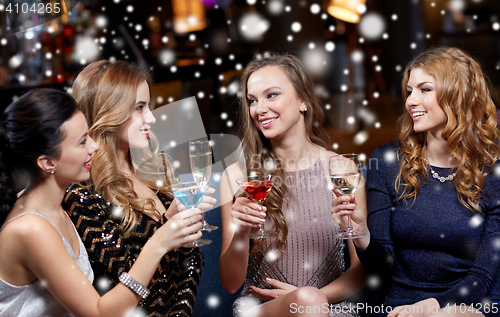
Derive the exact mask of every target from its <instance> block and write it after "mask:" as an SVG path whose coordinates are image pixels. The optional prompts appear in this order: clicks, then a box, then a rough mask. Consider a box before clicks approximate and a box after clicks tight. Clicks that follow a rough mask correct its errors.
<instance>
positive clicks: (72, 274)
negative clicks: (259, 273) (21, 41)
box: [0, 89, 201, 317]
mask: <svg viewBox="0 0 500 317" xmlns="http://www.w3.org/2000/svg"><path fill="white" fill-rule="evenodd" d="M98 149H99V146H98V145H97V144H96V143H95V142H94V141H93V140H92V138H91V137H89V135H88V125H87V121H86V120H85V116H84V115H83V114H82V113H81V112H80V111H79V110H78V107H77V105H76V103H75V101H74V100H73V98H71V96H69V95H68V94H66V93H64V92H62V91H58V90H55V89H35V90H33V91H30V92H29V93H27V94H25V95H23V96H21V97H20V98H18V99H17V100H16V101H15V102H13V103H12V104H11V105H9V106H8V107H7V109H6V110H5V111H4V112H3V114H2V116H1V119H0V223H2V226H1V228H0V316H4V317H18V316H47V317H66V316H85V317H93V316H96V317H97V316H106V317H109V316H120V317H121V316H124V315H125V314H127V313H129V312H130V311H131V310H132V309H134V308H135V307H136V305H137V303H138V302H139V300H140V299H141V298H142V297H147V295H148V291H147V289H146V288H145V287H143V286H142V285H144V284H146V283H147V281H149V280H150V279H151V277H152V276H153V273H154V271H155V269H156V266H157V263H159V262H160V259H161V258H162V257H163V256H164V254H165V253H167V252H168V251H170V250H172V249H174V248H177V247H178V246H180V245H181V244H182V243H185V242H187V241H192V240H194V239H196V237H197V236H198V237H199V236H200V235H201V233H196V232H198V231H199V230H200V228H201V225H199V224H194V225H191V221H189V219H181V214H177V215H176V216H174V217H172V219H171V220H170V221H171V224H172V225H175V226H178V227H184V228H185V231H186V232H184V233H180V232H179V231H178V230H172V229H171V228H169V226H163V227H161V228H159V229H158V230H157V231H156V233H155V234H154V235H153V236H151V239H150V241H149V242H148V243H147V245H145V246H144V248H143V250H142V252H141V254H140V255H139V256H138V257H137V258H136V261H135V262H134V264H133V265H131V266H130V267H127V270H126V271H124V272H123V273H122V275H121V276H120V282H121V283H118V284H117V285H116V286H115V287H114V288H113V289H112V290H110V291H109V292H108V293H106V294H105V295H103V296H102V297H101V296H99V294H98V293H97V292H96V290H95V288H94V287H93V286H92V280H93V278H94V275H93V272H92V268H91V266H90V263H89V258H88V256H87V252H86V250H85V247H84V245H83V243H82V241H81V240H80V238H79V237H78V234H77V233H76V230H75V227H74V225H73V223H71V220H70V219H69V217H68V215H67V214H66V212H65V211H64V210H63V208H62V207H61V201H62V199H63V197H64V195H65V193H66V188H67V186H68V184H69V182H83V181H86V180H88V179H89V177H90V170H91V165H92V161H93V160H92V158H93V156H94V155H95V154H96V151H97V150H98ZM19 172H20V173H23V174H18V173H19ZM21 176H23V177H21ZM26 180H27V181H28V184H27V187H26V189H25V190H23V192H22V193H21V194H18V195H16V190H15V187H16V185H17V186H19V185H20V184H22V183H21V182H26ZM197 214H198V215H197ZM182 215H183V216H184V217H189V216H194V217H195V218H198V219H201V216H200V215H199V210H198V211H196V210H194V209H191V210H187V211H185V212H183V213H182ZM191 234H192V235H191ZM141 284H142V285H141Z"/></svg>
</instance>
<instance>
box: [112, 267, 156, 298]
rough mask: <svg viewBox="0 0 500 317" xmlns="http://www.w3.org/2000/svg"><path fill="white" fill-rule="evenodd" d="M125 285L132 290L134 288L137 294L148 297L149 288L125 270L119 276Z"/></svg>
mask: <svg viewBox="0 0 500 317" xmlns="http://www.w3.org/2000/svg"><path fill="white" fill-rule="evenodd" d="M118 280H119V281H120V282H122V283H123V285H125V286H127V287H128V288H129V289H130V290H132V291H133V292H134V293H136V294H137V295H139V296H141V297H142V298H143V299H145V298H146V297H148V295H149V289H148V288H147V287H144V286H142V285H141V283H139V282H137V281H136V280H135V279H134V278H133V277H132V276H130V275H129V274H128V273H126V272H123V273H122V274H121V275H120V277H119V278H118Z"/></svg>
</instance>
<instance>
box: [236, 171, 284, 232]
mask: <svg viewBox="0 0 500 317" xmlns="http://www.w3.org/2000/svg"><path fill="white" fill-rule="evenodd" d="M236 183H238V185H239V186H240V187H241V189H243V190H244V191H245V192H246V193H247V195H248V196H249V197H250V199H251V200H253V201H254V202H256V203H258V204H259V205H260V206H261V207H262V203H263V202H264V200H265V199H266V197H267V194H268V193H269V192H270V191H271V188H272V187H273V179H272V175H270V174H266V175H262V176H259V175H252V176H248V177H243V178H239V179H237V180H236ZM274 236H276V231H271V230H265V229H264V224H261V225H260V227H259V230H258V231H257V232H254V233H250V239H263V238H270V237H274Z"/></svg>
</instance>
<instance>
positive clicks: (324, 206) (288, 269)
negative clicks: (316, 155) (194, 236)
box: [233, 159, 355, 317]
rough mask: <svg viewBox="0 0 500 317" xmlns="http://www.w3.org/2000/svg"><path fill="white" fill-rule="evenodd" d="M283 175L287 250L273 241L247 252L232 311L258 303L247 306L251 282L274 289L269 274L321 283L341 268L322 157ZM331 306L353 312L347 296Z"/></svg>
mask: <svg viewBox="0 0 500 317" xmlns="http://www.w3.org/2000/svg"><path fill="white" fill-rule="evenodd" d="M285 175H286V178H285V181H286V184H287V185H288V187H289V188H288V191H287V194H286V197H285V199H284V201H283V214H284V216H285V219H286V222H287V226H288V236H287V244H286V252H285V253H284V254H282V253H280V252H275V251H274V250H273V246H272V245H271V246H267V247H265V248H264V252H259V253H257V254H255V255H254V256H252V257H250V259H249V263H248V270H247V277H246V279H245V283H244V284H243V289H242V297H241V298H240V299H238V300H237V301H236V302H235V305H234V306H233V308H234V309H233V311H234V315H235V316H247V315H249V316H251V315H252V313H251V312H252V310H255V309H256V308H255V307H254V308H250V309H248V306H247V304H248V302H251V301H248V299H249V296H250V297H251V296H252V295H249V294H248V290H249V287H250V286H256V287H259V288H268V289H269V288H272V287H271V286H270V285H269V284H267V283H266V281H265V279H266V278H267V277H269V278H273V279H276V280H279V281H282V282H285V283H288V284H291V285H294V286H297V287H303V286H314V287H317V288H322V287H324V286H326V285H327V284H329V283H331V282H332V281H334V280H335V279H336V278H337V277H339V276H340V275H342V273H344V271H345V263H344V243H343V240H341V239H339V238H337V236H336V234H337V233H338V232H339V231H340V230H341V229H340V227H339V226H338V225H337V224H336V223H335V222H334V221H333V219H332V216H331V213H330V207H331V206H332V201H333V200H334V199H335V198H334V195H333V193H332V191H331V190H330V189H329V188H328V182H327V178H326V175H325V173H324V170H323V166H322V163H321V160H320V159H318V160H317V161H316V162H315V163H314V164H313V165H312V166H311V167H309V168H307V169H304V170H300V171H296V172H290V173H286V174H285ZM266 227H270V224H269V223H266ZM270 251H271V252H270ZM276 257H277V258H276ZM250 306H251V305H250ZM329 311H330V316H337V317H352V316H355V314H354V313H351V311H353V310H352V309H350V307H349V303H347V302H345V301H343V302H340V303H336V304H333V305H330V307H329Z"/></svg>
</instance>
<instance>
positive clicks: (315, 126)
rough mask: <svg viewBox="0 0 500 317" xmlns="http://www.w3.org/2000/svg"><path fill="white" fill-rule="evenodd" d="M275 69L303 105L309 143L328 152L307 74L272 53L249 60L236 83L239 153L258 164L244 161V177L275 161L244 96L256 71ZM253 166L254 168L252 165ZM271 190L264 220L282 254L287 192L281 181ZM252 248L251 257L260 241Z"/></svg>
mask: <svg viewBox="0 0 500 317" xmlns="http://www.w3.org/2000/svg"><path fill="white" fill-rule="evenodd" d="M268 66H278V67H280V68H281V69H282V70H283V72H284V73H285V74H286V76H287V77H288V79H289V80H290V82H291V83H292V85H293V87H294V89H295V92H296V94H297V96H298V98H299V99H300V100H302V101H303V102H305V103H306V105H307V112H304V122H305V126H306V131H307V134H308V135H309V138H310V140H311V141H312V142H313V143H315V144H318V145H320V146H322V147H324V148H326V149H328V150H332V143H331V142H330V136H329V135H328V134H327V133H326V131H325V130H324V128H323V125H324V117H323V108H322V106H321V102H320V100H319V98H318V96H317V95H316V90H315V86H314V83H313V81H312V79H311V78H310V76H309V75H308V73H307V72H306V70H305V68H304V66H303V64H302V62H301V61H300V60H299V58H297V57H296V56H294V55H291V54H277V53H273V54H270V55H266V56H264V57H262V58H260V59H254V60H252V61H251V62H250V63H249V64H248V65H247V67H246V68H245V71H244V72H243V74H242V77H241V80H240V86H241V93H242V94H241V98H240V117H241V126H240V131H242V134H243V140H242V143H243V153H244V156H245V157H247V158H250V157H252V158H257V160H258V162H256V161H255V160H253V159H252V161H247V162H246V163H247V166H246V169H247V173H250V172H251V171H254V172H257V173H264V170H263V169H264V166H265V164H264V162H267V160H269V159H272V160H278V161H279V157H278V156H277V155H276V153H275V152H274V150H273V148H272V145H271V142H270V141H269V139H267V138H265V137H264V135H263V134H262V133H261V132H260V130H259V129H258V128H257V127H256V126H255V123H254V121H253V119H252V117H251V116H250V106H249V104H248V100H247V93H248V87H247V84H248V79H249V77H250V76H251V75H252V74H253V73H254V72H255V71H257V70H259V69H261V68H263V67H268ZM256 163H257V164H256ZM275 166H276V169H275V170H274V171H273V172H272V174H273V176H274V177H278V178H279V179H281V180H284V179H285V172H284V170H283V164H276V165H275ZM276 185H278V186H273V188H272V189H271V191H270V193H269V194H268V196H267V198H266V200H265V205H266V207H267V217H268V219H270V221H271V223H272V225H273V226H274V227H275V228H276V232H277V233H278V234H277V236H276V238H275V239H276V240H275V241H276V246H277V248H278V250H280V251H281V252H284V250H285V247H286V237H287V235H288V226H287V223H286V220H285V217H284V215H283V211H282V206H283V197H284V194H285V193H286V190H287V185H286V182H285V181H282V182H279V183H278V184H276ZM253 243H254V244H253V247H252V251H251V254H255V253H256V252H258V251H259V250H261V249H262V247H263V244H264V241H263V240H253Z"/></svg>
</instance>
